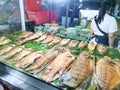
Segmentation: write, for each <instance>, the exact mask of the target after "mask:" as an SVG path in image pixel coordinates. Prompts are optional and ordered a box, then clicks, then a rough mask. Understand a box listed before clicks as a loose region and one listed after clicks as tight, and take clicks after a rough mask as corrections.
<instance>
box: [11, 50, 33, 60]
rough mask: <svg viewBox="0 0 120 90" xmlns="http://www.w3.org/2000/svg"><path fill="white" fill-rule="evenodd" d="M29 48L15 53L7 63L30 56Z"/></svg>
mask: <svg viewBox="0 0 120 90" xmlns="http://www.w3.org/2000/svg"><path fill="white" fill-rule="evenodd" d="M30 52H31V48H25V49H23V50H22V51H21V52H19V53H17V54H16V55H15V56H14V57H13V58H12V59H10V60H9V62H15V61H19V60H21V59H22V58H23V57H25V56H27V55H28V54H30Z"/></svg>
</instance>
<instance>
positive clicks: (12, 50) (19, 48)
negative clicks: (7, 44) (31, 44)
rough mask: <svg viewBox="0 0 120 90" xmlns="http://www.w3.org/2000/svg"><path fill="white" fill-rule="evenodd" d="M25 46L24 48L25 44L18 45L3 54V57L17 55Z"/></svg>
mask: <svg viewBox="0 0 120 90" xmlns="http://www.w3.org/2000/svg"><path fill="white" fill-rule="evenodd" d="M23 48H24V46H16V47H14V48H13V49H11V50H10V51H9V52H7V53H5V54H4V55H2V58H3V59H7V58H9V57H11V56H13V55H15V54H16V53H18V52H20V51H21V50H22V49H23Z"/></svg>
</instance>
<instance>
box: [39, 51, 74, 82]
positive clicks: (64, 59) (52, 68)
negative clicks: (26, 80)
mask: <svg viewBox="0 0 120 90" xmlns="http://www.w3.org/2000/svg"><path fill="white" fill-rule="evenodd" d="M73 60H74V57H73V55H72V54H71V52H70V51H69V50H68V51H66V52H64V53H61V54H60V55H58V56H57V57H56V58H55V59H54V60H53V62H52V63H51V64H50V65H49V66H48V67H46V69H45V71H44V72H43V74H42V77H41V79H42V80H44V81H46V82H51V81H53V80H54V79H56V78H58V77H59V76H60V75H61V74H62V73H63V72H64V70H65V69H66V68H67V67H68V66H69V65H70V64H71V62H72V61H73Z"/></svg>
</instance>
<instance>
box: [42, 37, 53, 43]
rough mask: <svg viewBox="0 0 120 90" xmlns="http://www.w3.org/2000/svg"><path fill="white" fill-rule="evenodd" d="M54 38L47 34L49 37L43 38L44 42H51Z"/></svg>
mask: <svg viewBox="0 0 120 90" xmlns="http://www.w3.org/2000/svg"><path fill="white" fill-rule="evenodd" d="M52 40H54V36H47V38H46V39H45V40H43V41H42V43H44V44H47V43H49V42H51V41H52Z"/></svg>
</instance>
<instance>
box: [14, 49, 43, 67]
mask: <svg viewBox="0 0 120 90" xmlns="http://www.w3.org/2000/svg"><path fill="white" fill-rule="evenodd" d="M42 53H43V52H42V51H35V52H32V53H31V54H29V55H28V56H26V57H25V58H23V59H22V60H21V61H20V62H18V64H16V65H15V67H16V68H20V67H22V68H25V67H27V66H29V65H30V64H32V63H33V62H34V61H35V60H36V59H37V58H39V57H41V56H42Z"/></svg>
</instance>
